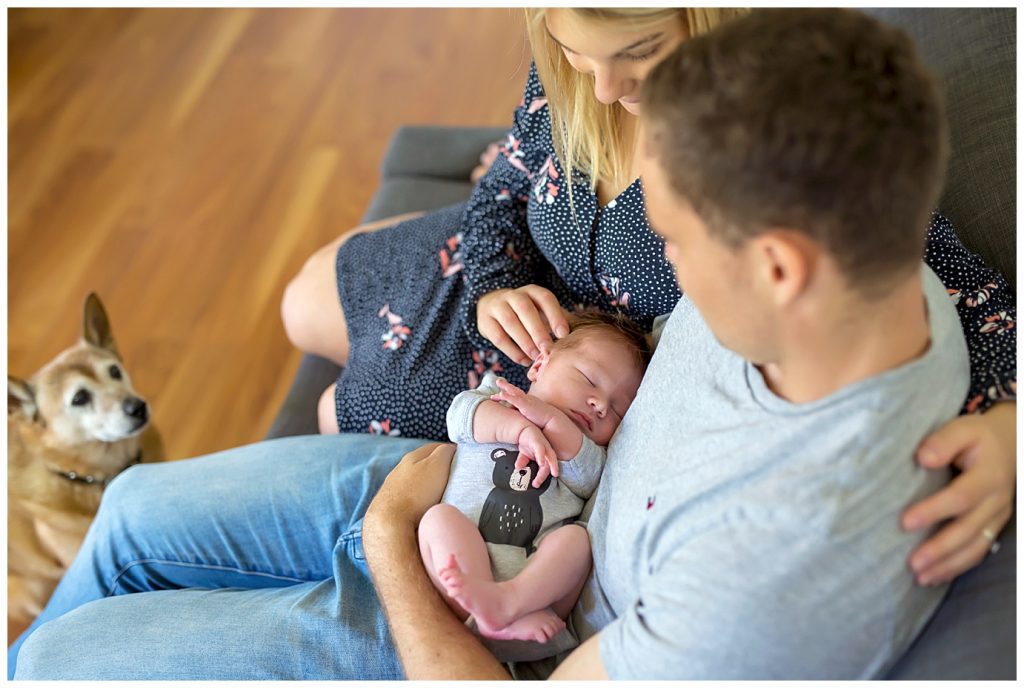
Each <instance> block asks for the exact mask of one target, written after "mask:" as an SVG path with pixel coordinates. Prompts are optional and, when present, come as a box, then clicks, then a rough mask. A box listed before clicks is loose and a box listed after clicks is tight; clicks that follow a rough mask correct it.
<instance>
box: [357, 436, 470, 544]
mask: <svg viewBox="0 0 1024 688" xmlns="http://www.w3.org/2000/svg"><path fill="white" fill-rule="evenodd" d="M453 456H455V445H454V444H427V445H424V446H422V447H419V448H418V449H415V450H413V451H411V452H409V453H408V454H406V455H405V456H403V457H402V460H401V461H399V462H398V465H397V466H395V469H394V470H393V471H391V473H390V474H389V475H388V477H387V479H386V480H385V481H384V484H383V485H381V488H380V491H378V492H377V496H376V497H374V498H373V501H372V502H370V506H369V508H368V509H367V510H366V518H365V519H364V521H363V530H364V532H365V531H366V530H367V529H370V530H373V529H375V528H378V527H388V528H394V527H398V528H402V529H407V530H409V531H413V530H415V529H416V526H417V525H418V524H419V522H420V519H421V518H423V514H425V513H426V512H427V509H429V508H430V507H432V506H434V505H435V504H437V503H438V502H440V501H441V496H442V495H443V494H444V488H445V486H446V485H447V484H448V472H449V470H450V469H451V465H452V457H453Z"/></svg>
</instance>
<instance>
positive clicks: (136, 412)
mask: <svg viewBox="0 0 1024 688" xmlns="http://www.w3.org/2000/svg"><path fill="white" fill-rule="evenodd" d="M121 408H122V409H124V413H125V415H126V416H131V417H132V418H137V419H139V420H143V421H144V420H146V419H147V418H149V407H148V406H146V402H144V401H143V400H142V399H139V398H138V397H128V398H127V399H125V400H124V402H123V403H122V404H121Z"/></svg>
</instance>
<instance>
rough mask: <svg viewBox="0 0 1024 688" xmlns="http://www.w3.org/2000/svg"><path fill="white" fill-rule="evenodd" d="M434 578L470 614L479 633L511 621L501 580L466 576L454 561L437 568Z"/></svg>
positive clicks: (509, 604)
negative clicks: (451, 564)
mask: <svg viewBox="0 0 1024 688" xmlns="http://www.w3.org/2000/svg"><path fill="white" fill-rule="evenodd" d="M437 577H438V579H440V581H441V584H442V585H443V586H444V590H445V592H446V593H447V594H448V596H449V597H451V598H452V599H454V600H455V601H456V602H458V603H459V604H460V605H461V606H462V608H463V609H465V610H466V611H467V612H469V613H470V614H472V615H473V618H475V619H476V623H477V626H478V627H479V628H480V631H481V633H483V631H484V629H487V630H488V631H496V630H499V629H502V628H505V627H506V626H508V625H509V624H510V623H511V622H512V621H513V620H514V618H515V611H514V609H512V606H513V605H512V604H511V601H510V600H509V599H507V598H508V594H507V593H506V592H505V590H504V587H505V586H504V585H503V584H502V583H495V582H494V581H493V580H487V579H483V578H474V577H470V576H467V575H466V574H465V573H464V572H463V571H462V570H461V569H460V568H459V567H458V564H456V565H454V566H448V567H447V568H443V569H441V570H440V571H438V572H437ZM488 637H490V636H488Z"/></svg>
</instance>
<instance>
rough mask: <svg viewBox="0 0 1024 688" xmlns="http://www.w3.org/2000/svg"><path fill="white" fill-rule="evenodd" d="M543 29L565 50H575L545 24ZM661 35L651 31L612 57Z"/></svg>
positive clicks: (661, 33) (661, 34)
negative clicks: (648, 34)
mask: <svg viewBox="0 0 1024 688" xmlns="http://www.w3.org/2000/svg"><path fill="white" fill-rule="evenodd" d="M544 30H545V31H547V32H548V36H550V37H551V40H553V41H554V42H555V43H557V44H558V45H560V46H562V47H563V48H565V49H566V50H568V51H569V52H571V53H574V52H576V51H575V50H573V49H572V48H570V47H569V46H567V45H566V44H565V43H563V42H562V41H560V40H558V39H557V38H555V35H554V34H553V33H551V29H549V28H548V27H546V26H545V27H544ZM663 35H664V33H663V32H659V33H652V34H651V35H650V36H645V37H644V38H641V39H640V40H639V41H635V42H634V43H631V44H630V45H627V46H626V47H625V48H623V49H622V50H620V51H619V52H617V53H615V55H613V56H612V57H618V56H619V55H622V54H623V53H628V52H629V51H630V50H634V49H636V48H639V47H640V46H642V45H644V44H646V43H650V42H652V41H654V40H656V39H659V38H661V37H662V36H663Z"/></svg>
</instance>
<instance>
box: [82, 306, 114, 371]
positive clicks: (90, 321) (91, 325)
mask: <svg viewBox="0 0 1024 688" xmlns="http://www.w3.org/2000/svg"><path fill="white" fill-rule="evenodd" d="M82 339H84V340H85V341H86V342H87V343H89V344H92V345H93V346H98V347H99V348H101V349H106V350H107V351H109V352H111V353H112V354H114V355H115V356H117V357H118V358H121V354H120V353H119V352H118V351H117V342H115V341H114V333H113V332H112V331H111V329H110V319H109V318H107V311H106V309H104V308H103V304H102V303H101V302H100V297H98V296H96V293H95V292H90V293H89V296H87V297H86V298H85V312H84V314H83V316H82Z"/></svg>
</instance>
